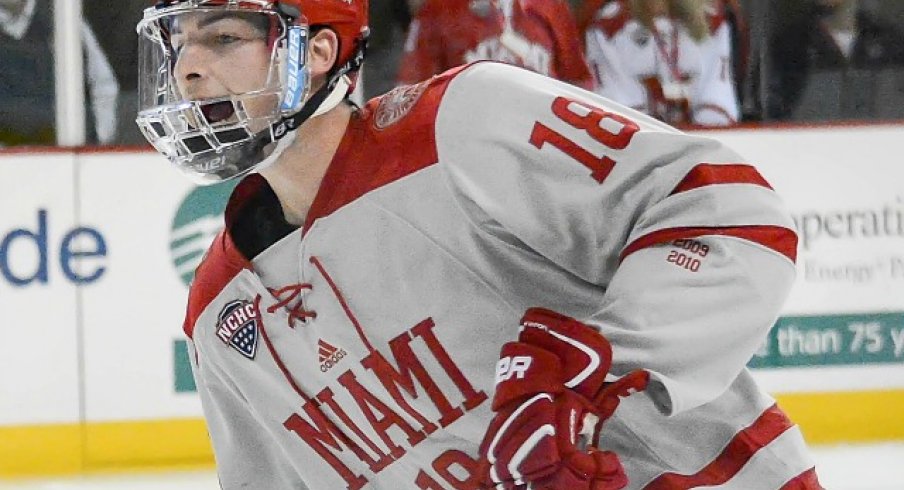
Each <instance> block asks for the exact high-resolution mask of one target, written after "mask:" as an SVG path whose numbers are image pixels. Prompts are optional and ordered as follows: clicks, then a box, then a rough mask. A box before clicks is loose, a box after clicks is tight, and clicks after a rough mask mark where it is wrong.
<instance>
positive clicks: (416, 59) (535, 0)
mask: <svg viewBox="0 0 904 490" xmlns="http://www.w3.org/2000/svg"><path fill="white" fill-rule="evenodd" d="M478 60H494V61H504V62H506V63H510V64H513V65H516V66H520V67H522V68H527V69H529V70H532V71H535V72H537V73H541V74H543V75H547V76H551V77H553V78H557V79H559V80H564V81H567V82H569V83H572V84H575V85H577V86H579V87H584V88H590V87H591V86H592V78H591V75H590V70H589V69H588V68H587V62H586V61H585V60H584V57H583V47H582V46H581V40H580V36H579V35H578V32H577V27H576V26H575V23H574V18H573V17H572V15H571V12H570V10H569V8H568V5H567V3H566V2H565V1H564V0H428V1H426V2H424V5H423V7H422V8H421V9H420V10H419V11H418V13H417V15H416V16H415V18H414V20H413V21H412V23H411V26H410V27H409V29H408V39H407V40H406V42H405V55H404V57H403V58H402V61H401V63H400V64H399V75H398V80H399V83H402V84H411V83H416V82H420V81H421V80H424V79H426V78H428V77H430V76H433V75H436V74H438V73H441V72H444V71H446V70H448V69H450V68H453V67H456V66H458V65H461V64H464V63H470V62H474V61H478Z"/></svg>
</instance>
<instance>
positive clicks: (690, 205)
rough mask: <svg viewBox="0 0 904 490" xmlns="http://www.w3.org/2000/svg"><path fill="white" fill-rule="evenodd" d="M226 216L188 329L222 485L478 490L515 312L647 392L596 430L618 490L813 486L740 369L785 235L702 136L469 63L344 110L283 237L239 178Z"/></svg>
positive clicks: (788, 252) (760, 190)
mask: <svg viewBox="0 0 904 490" xmlns="http://www.w3.org/2000/svg"><path fill="white" fill-rule="evenodd" d="M226 214H227V216H226V221H227V228H226V230H225V231H224V233H221V235H220V236H219V237H218V238H217V239H216V240H215V242H214V243H213V245H212V246H211V249H210V251H209V253H208V256H207V257H206V259H205V261H204V262H203V263H202V265H201V266H200V267H199V270H198V271H197V276H196V279H195V282H194V284H193V286H192V290H191V295H190V301H189V309H188V314H187V318H186V323H185V330H186V333H187V334H188V336H189V337H190V338H191V339H192V345H193V351H194V353H195V356H194V357H195V358H194V359H193V363H194V372H195V376H196V380H197V385H198V390H199V393H200V396H201V398H202V402H203V407H204V412H205V416H206V418H207V421H208V426H209V430H210V435H211V438H212V441H213V445H214V449H215V454H216V460H217V464H218V471H219V476H220V481H221V482H222V486H223V488H224V489H226V490H234V489H240V488H250V489H255V490H257V489H305V488H306V489H316V490H321V489H329V490H332V489H338V488H351V489H359V488H371V489H387V490H388V489H392V490H396V489H434V490H439V489H475V488H478V483H477V474H476V473H477V472H476V468H475V466H476V459H477V457H478V445H479V444H480V441H481V439H482V437H483V435H484V431H485V430H486V427H487V425H488V424H489V422H490V420H491V418H492V416H493V413H492V412H491V410H490V400H491V399H492V396H493V390H494V384H493V379H494V369H495V365H496V362H497V360H498V356H499V351H500V347H501V346H502V344H503V343H505V342H508V341H511V340H512V339H514V338H516V336H517V330H518V320H519V319H520V317H521V315H522V314H523V312H524V311H525V310H526V309H527V308H529V307H532V306H542V307H545V308H549V309H552V310H556V311H559V312H562V313H564V314H566V315H570V316H573V317H576V318H578V319H580V320H583V321H585V322H588V323H589V324H592V325H594V326H596V327H598V328H599V330H600V332H601V333H602V334H603V335H605V336H606V337H607V338H608V339H609V340H610V341H611V343H612V345H613V349H614V362H613V368H612V372H613V373H614V374H615V375H623V374H625V373H627V372H629V371H631V370H634V369H637V368H645V369H648V370H649V371H650V372H651V373H652V377H653V383H652V386H651V388H650V389H649V390H647V391H646V392H644V393H642V394H638V395H634V396H632V397H630V398H628V399H626V400H625V401H624V402H623V404H622V405H621V406H620V407H619V409H618V411H617V412H616V414H615V416H614V418H612V419H611V420H609V421H608V422H607V423H606V425H605V428H604V431H603V434H604V436H603V438H602V444H603V446H604V447H606V448H609V449H611V450H613V451H616V452H617V453H618V454H619V455H620V456H621V460H622V462H623V464H624V466H625V469H626V472H627V475H628V477H629V479H630V486H629V488H632V489H640V488H651V489H662V488H670V489H677V488H692V487H696V486H714V485H722V486H719V488H725V489H743V490H757V489H768V490H775V489H778V488H786V489H791V488H802V489H803V488H818V485H817V484H816V483H815V473H814V472H813V469H812V468H813V461H812V460H811V459H810V457H809V455H808V453H807V449H806V447H805V445H804V442H803V439H802V437H801V434H800V431H799V429H798V428H797V427H796V426H795V425H794V424H793V423H791V422H790V421H789V420H788V419H787V418H786V417H785V416H784V415H783V414H782V412H781V411H780V410H779V409H778V408H777V407H776V406H775V402H774V400H772V399H771V398H770V397H769V396H767V395H766V394H764V393H763V392H761V391H760V390H759V389H758V388H757V386H756V385H755V383H754V381H753V379H752V378H751V376H750V374H749V373H748V372H747V370H746V369H745V364H746V362H747V361H748V360H749V359H750V358H751V356H752V354H753V353H754V351H755V350H756V349H757V348H758V346H759V345H760V343H761V341H762V340H763V338H764V336H765V335H766V332H767V330H768V329H769V328H770V327H771V326H772V325H773V323H774V321H775V319H776V316H777V314H778V312H779V309H780V307H781V306H782V303H783V301H784V300H785V296H786V294H787V292H788V290H789V288H790V285H791V283H792V280H793V277H794V260H795V251H796V243H797V239H796V235H795V233H794V232H793V231H792V226H793V225H792V222H791V220H790V218H789V216H788V215H787V214H786V212H785V210H784V208H783V205H782V203H781V202H780V200H779V198H778V196H777V195H776V194H775V192H774V191H773V190H772V189H771V188H770V187H769V185H768V184H767V183H766V182H765V181H764V180H763V179H762V178H761V177H760V175H759V174H758V173H757V171H756V170H755V169H754V167H752V166H750V165H748V164H745V163H742V161H741V159H740V158H739V157H738V156H737V155H736V154H735V153H733V152H732V151H730V150H728V149H726V148H724V147H722V146H720V144H719V143H718V142H715V141H713V140H710V139H707V138H703V137H698V136H689V135H686V134H682V133H680V132H679V131H677V130H675V129H673V128H670V127H668V126H666V125H664V124H661V123H659V122H657V121H655V120H653V119H651V118H649V117H646V116H644V115H642V114H639V113H636V112H634V111H631V110H629V109H626V108H624V107H622V106H619V105H616V104H614V103H612V102H610V101H608V100H605V99H603V98H600V97H598V96H595V95H593V94H591V93H589V92H586V91H583V90H581V89H578V88H575V87H572V86H569V85H566V84H564V83H561V82H557V81H554V80H552V79H549V78H546V77H543V76H540V75H537V74H533V73H531V72H528V71H525V70H521V69H518V68H514V67H510V66H506V65H502V64H497V63H491V62H482V63H477V64H475V65H470V66H467V67H464V68H462V69H459V70H456V71H453V72H448V73H446V74H444V75H441V76H438V77H434V78H433V79H431V80H428V81H426V82H424V83H422V84H419V85H415V86H407V87H400V88H397V89H395V90H394V91H393V92H390V93H389V94H388V95H385V96H383V97H382V98H379V99H375V100H373V101H371V102H370V103H369V104H367V106H366V107H365V108H363V109H362V110H360V111H358V112H357V113H356V114H355V115H354V116H353V117H352V120H351V122H350V126H349V128H348V130H347V132H346V134H345V136H344V139H343V141H342V142H341V144H340V146H339V148H338V151H337V153H336V155H335V157H334V159H333V161H332V163H331V166H330V167H329V169H328V170H327V174H326V176H325V178H324V181H323V184H322V186H321V188H320V191H319V193H318V194H317V196H316V198H315V200H314V203H313V205H312V208H311V210H310V213H309V215H308V217H307V221H306V223H305V224H304V226H303V227H301V228H300V229H292V228H291V227H289V226H288V225H287V224H286V223H285V222H284V221H282V220H281V216H282V215H281V211H280V207H279V205H278V202H277V201H276V198H275V195H274V194H273V191H272V190H271V189H270V188H269V186H268V185H267V184H266V182H265V181H264V180H263V179H262V178H261V177H259V176H256V175H252V176H250V177H248V178H246V179H245V181H244V182H242V183H241V184H240V185H239V187H238V188H237V189H236V191H235V193H234V194H233V196H232V198H231V200H230V203H229V206H228V207H227V213H226ZM274 230H275V232H274ZM268 234H269V235H270V238H269V239H265V240H263V241H261V240H260V237H262V236H264V235H268ZM249 237H250V238H249ZM249 259H250V260H249Z"/></svg>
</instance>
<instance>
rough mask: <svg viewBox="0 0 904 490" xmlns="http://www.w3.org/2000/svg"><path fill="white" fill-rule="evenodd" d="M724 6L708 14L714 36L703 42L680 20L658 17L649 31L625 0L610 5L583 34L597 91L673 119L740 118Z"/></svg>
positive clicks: (720, 121) (718, 122)
mask: <svg viewBox="0 0 904 490" xmlns="http://www.w3.org/2000/svg"><path fill="white" fill-rule="evenodd" d="M714 3H715V4H716V5H717V6H719V7H721V0H715V2H714ZM719 10H720V9H714V10H713V12H711V13H710V15H709V16H708V20H709V27H710V35H709V37H708V38H706V39H704V40H702V41H700V42H698V41H695V40H694V39H693V38H692V37H691V36H690V34H689V33H688V31H687V28H685V27H684V26H683V25H681V23H680V22H677V21H674V20H672V19H670V18H667V17H657V18H656V19H654V21H653V22H654V25H655V27H656V29H655V30H653V31H652V32H651V30H650V29H647V28H646V27H644V26H643V25H642V24H641V23H640V22H638V21H637V20H636V19H635V18H634V17H633V16H632V15H631V12H630V8H629V6H628V2H626V1H625V0H613V1H610V2H609V3H607V4H605V5H604V6H603V7H602V8H600V10H599V11H598V12H596V14H595V16H594V20H593V22H592V23H591V24H590V25H589V27H588V28H587V31H586V34H585V38H586V39H585V41H586V53H587V62H588V64H589V65H590V69H591V70H590V71H591V72H592V73H593V74H594V78H595V81H596V84H595V88H594V91H596V92H597V93H599V94H600V95H602V96H604V97H608V98H610V99H612V100H615V101H618V102H619V103H621V104H624V105H626V106H629V107H631V108H634V109H637V110H639V111H641V112H644V113H646V114H651V115H654V116H656V117H657V118H659V119H662V120H665V121H667V122H671V123H693V124H698V125H705V126H726V125H730V124H734V123H736V122H737V121H738V117H739V114H740V108H739V104H738V100H737V95H736V91H735V83H734V79H735V77H734V74H733V73H732V72H733V69H732V50H731V26H730V25H729V23H728V22H727V21H726V19H725V17H724V16H722V15H721V14H718V13H717V12H718V11H719Z"/></svg>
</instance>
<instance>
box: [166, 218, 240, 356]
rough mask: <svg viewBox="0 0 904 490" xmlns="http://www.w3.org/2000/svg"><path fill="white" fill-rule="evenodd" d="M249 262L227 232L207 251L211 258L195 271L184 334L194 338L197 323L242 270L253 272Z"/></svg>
mask: <svg viewBox="0 0 904 490" xmlns="http://www.w3.org/2000/svg"><path fill="white" fill-rule="evenodd" d="M250 268H251V262H249V261H248V260H247V259H246V258H245V257H244V256H242V254H241V252H239V250H238V249H237V248H236V247H235V244H233V243H232V239H231V238H229V234H228V233H226V231H225V230H223V231H220V233H219V234H217V236H216V238H214V240H213V243H212V244H211V245H210V248H209V249H208V250H207V255H206V256H205V257H204V260H203V261H201V265H199V266H198V270H197V271H195V280H194V282H193V283H192V286H191V290H190V291H189V293H188V307H187V308H186V312H185V322H184V323H183V324H182V330H183V331H184V332H185V335H186V336H188V338H192V335H194V330H195V323H196V322H197V321H198V318H199V317H200V316H201V314H202V313H204V310H205V309H207V306H208V305H210V303H212V302H213V300H214V299H215V298H216V297H217V296H218V295H219V294H220V292H221V291H222V290H223V288H224V287H226V285H227V284H229V281H231V280H232V279H233V278H234V277H235V276H237V275H238V273H239V272H241V271H242V269H250Z"/></svg>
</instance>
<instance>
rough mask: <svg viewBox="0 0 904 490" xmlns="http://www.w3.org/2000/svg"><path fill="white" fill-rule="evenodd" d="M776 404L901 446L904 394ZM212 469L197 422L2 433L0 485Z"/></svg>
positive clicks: (817, 431)
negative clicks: (31, 479)
mask: <svg viewBox="0 0 904 490" xmlns="http://www.w3.org/2000/svg"><path fill="white" fill-rule="evenodd" d="M776 398H777V399H778V403H779V406H780V407H782V409H783V410H784V411H785V412H786V413H787V414H788V416H789V417H791V419H792V420H794V421H795V422H796V423H797V424H798V425H800V427H801V430H802V431H803V433H804V436H805V437H806V438H807V441H808V442H809V443H810V444H835V443H842V442H846V443H850V442H877V441H891V440H904V417H902V416H901V409H902V408H904V390H889V391H870V392H854V393H851V392H847V393H805V394H784V395H779V396H777V397H776ZM212 465H213V451H212V450H211V447H210V441H209V438H208V435H207V427H206V426H205V424H204V421H203V420H201V419H173V420H153V421H141V422H92V423H86V424H59V425H38V426H23V427H0V478H21V477H29V476H48V475H69V474H77V473H101V472H121V471H135V470H141V471H153V470H167V469H173V468H198V467H208V468H209V467H211V466H212Z"/></svg>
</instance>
